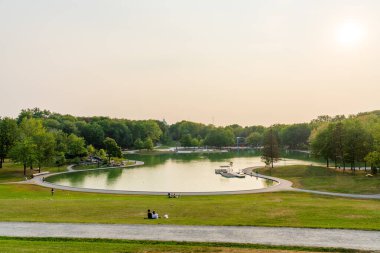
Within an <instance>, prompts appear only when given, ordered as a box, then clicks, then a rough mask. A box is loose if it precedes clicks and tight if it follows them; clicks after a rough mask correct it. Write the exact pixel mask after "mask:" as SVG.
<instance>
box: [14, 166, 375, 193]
mask: <svg viewBox="0 0 380 253" xmlns="http://www.w3.org/2000/svg"><path fill="white" fill-rule="evenodd" d="M143 164H144V162H141V161H135V163H134V164H131V165H127V166H124V167H105V168H95V169H85V170H75V169H73V166H74V165H70V166H68V167H67V171H66V172H59V173H51V174H48V175H42V176H37V177H35V178H33V179H31V180H28V181H23V182H20V183H32V184H36V185H40V186H44V187H49V188H55V189H60V190H67V191H77V192H92V193H109V194H139V195H142V194H145V195H167V194H168V193H167V192H154V191H122V190H107V189H91V188H79V187H70V186H63V185H57V184H53V183H49V182H46V181H44V177H48V176H53V175H58V174H63V173H74V172H78V171H90V170H106V169H112V168H127V167H134V166H140V165H143ZM258 168H260V167H249V168H245V169H243V172H244V173H245V174H246V175H248V176H253V177H260V178H265V179H269V180H272V181H275V182H277V184H275V185H273V186H270V187H268V188H263V189H254V190H244V191H218V192H176V194H179V195H230V194H248V193H265V192H279V191H296V192H306V193H312V194H319V195H326V196H335V197H345V198H357V199H380V194H349V193H336V192H323V191H314V190H306V189H298V188H293V187H292V185H293V183H292V182H291V181H288V180H285V179H281V178H276V177H270V176H266V175H261V174H257V173H256V172H254V170H255V169H258Z"/></svg>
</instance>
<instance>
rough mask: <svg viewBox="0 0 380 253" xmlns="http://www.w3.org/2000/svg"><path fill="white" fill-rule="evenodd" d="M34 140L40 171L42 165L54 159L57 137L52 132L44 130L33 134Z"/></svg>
mask: <svg viewBox="0 0 380 253" xmlns="http://www.w3.org/2000/svg"><path fill="white" fill-rule="evenodd" d="M33 142H34V143H35V145H36V148H35V158H36V162H37V165H38V171H39V172H41V167H42V166H43V165H45V164H49V163H50V162H52V161H53V158H54V155H55V152H54V151H55V139H54V135H53V134H52V133H49V132H46V131H42V132H40V133H37V134H35V135H34V136H33Z"/></svg>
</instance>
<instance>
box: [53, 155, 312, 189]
mask: <svg viewBox="0 0 380 253" xmlns="http://www.w3.org/2000/svg"><path fill="white" fill-rule="evenodd" d="M127 158H128V159H131V160H139V161H143V162H145V164H144V165H143V166H137V167H132V168H124V169H121V168H117V169H108V170H96V171H83V172H75V173H68V174H62V175H58V176H53V177H49V178H48V179H47V181H50V182H52V183H55V184H59V185H65V186H71V187H81V188H92V189H110V190H124V191H152V192H217V191H241V190H252V189H261V188H266V187H269V186H271V185H273V184H274V182H273V181H270V180H266V179H262V178H256V177H251V176H247V177H245V178H225V177H222V176H221V175H218V174H215V169H218V168H219V166H221V165H228V164H229V162H233V169H234V171H239V170H242V169H244V168H247V167H252V166H263V162H261V159H260V156H258V155H257V154H256V153H254V152H253V153H252V152H240V153H237V152H233V153H222V154H163V155H128V156H127ZM301 158H302V157H301ZM303 158H305V159H303V160H300V159H291V158H286V159H284V160H281V161H279V162H278V163H277V166H278V165H291V164H310V161H307V160H308V159H307V155H303Z"/></svg>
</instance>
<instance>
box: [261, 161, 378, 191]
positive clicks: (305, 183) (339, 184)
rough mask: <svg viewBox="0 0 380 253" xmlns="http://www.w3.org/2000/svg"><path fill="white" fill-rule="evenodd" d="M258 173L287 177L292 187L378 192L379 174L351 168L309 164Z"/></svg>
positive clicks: (264, 169) (267, 169)
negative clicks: (370, 174)
mask: <svg viewBox="0 0 380 253" xmlns="http://www.w3.org/2000/svg"><path fill="white" fill-rule="evenodd" d="M259 173H262V174H265V175H272V176H274V177H279V178H283V179H287V180H289V181H292V182H293V183H294V185H293V186H294V187H296V188H302V189H309V190H318V191H329V192H340V193H357V194H359V193H361V194H380V176H379V175H377V176H374V177H366V176H365V175H366V174H367V173H368V172H364V171H356V172H355V173H353V172H351V170H346V171H345V172H343V171H342V170H335V169H333V168H326V167H319V166H310V165H291V166H282V167H274V168H273V169H272V171H271V170H270V168H262V169H259Z"/></svg>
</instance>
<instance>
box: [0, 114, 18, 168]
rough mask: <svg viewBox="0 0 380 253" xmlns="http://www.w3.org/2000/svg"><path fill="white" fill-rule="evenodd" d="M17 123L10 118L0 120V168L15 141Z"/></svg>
mask: <svg viewBox="0 0 380 253" xmlns="http://www.w3.org/2000/svg"><path fill="white" fill-rule="evenodd" d="M17 135H18V129H17V122H16V120H14V119H11V118H4V119H0V168H2V167H3V162H4V159H5V158H6V157H7V155H8V153H9V151H10V150H11V148H12V147H13V145H14V144H15V142H16V140H17Z"/></svg>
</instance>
